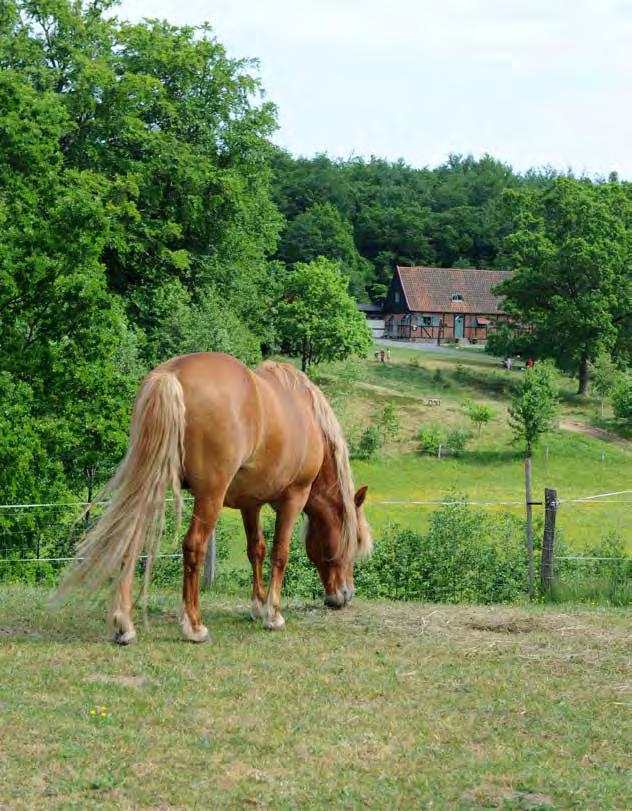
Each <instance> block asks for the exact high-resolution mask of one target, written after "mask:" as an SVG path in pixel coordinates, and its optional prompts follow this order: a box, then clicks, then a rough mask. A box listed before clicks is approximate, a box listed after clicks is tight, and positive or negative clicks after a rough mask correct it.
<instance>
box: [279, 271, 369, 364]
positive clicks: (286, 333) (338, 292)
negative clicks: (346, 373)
mask: <svg viewBox="0 0 632 811" xmlns="http://www.w3.org/2000/svg"><path fill="white" fill-rule="evenodd" d="M348 283H349V282H348V280H347V279H346V278H345V277H344V275H343V274H342V272H341V269H340V266H339V265H338V263H337V262H333V261H332V260H330V259H325V258H324V257H322V256H321V257H319V258H318V259H315V260H314V261H313V262H310V263H308V264H304V263H302V262H299V263H297V264H296V265H295V266H294V268H293V270H291V271H289V272H287V273H286V274H285V276H284V278H283V279H282V280H281V284H280V287H281V299H280V301H279V304H278V329H279V336H280V339H281V344H282V347H283V349H284V350H285V351H286V352H288V354H290V355H296V356H298V357H300V358H301V364H302V369H303V370H304V371H306V370H307V369H308V368H309V367H310V366H311V365H312V364H316V363H320V362H321V361H324V360H342V359H343V358H346V357H348V356H349V355H352V354H358V355H365V354H366V353H367V352H368V351H369V349H370V348H371V346H372V338H371V335H370V332H369V328H368V327H367V324H366V321H365V318H364V316H363V315H362V313H360V312H359V311H358V309H357V307H356V304H355V301H354V299H353V298H352V297H351V296H350V295H349V293H348V292H347V287H348Z"/></svg>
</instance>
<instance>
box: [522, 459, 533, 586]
mask: <svg viewBox="0 0 632 811" xmlns="http://www.w3.org/2000/svg"><path fill="white" fill-rule="evenodd" d="M524 480H525V493H526V502H527V505H526V506H527V557H528V558H529V597H530V598H531V599H533V598H534V596H535V568H534V565H533V507H532V505H531V451H530V450H528V451H527V455H526V456H525V458H524Z"/></svg>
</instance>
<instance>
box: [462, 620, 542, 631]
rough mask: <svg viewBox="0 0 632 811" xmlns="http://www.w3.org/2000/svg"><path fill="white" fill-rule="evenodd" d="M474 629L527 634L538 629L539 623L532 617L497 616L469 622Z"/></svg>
mask: <svg viewBox="0 0 632 811" xmlns="http://www.w3.org/2000/svg"><path fill="white" fill-rule="evenodd" d="M469 627H470V628H472V629H473V630H475V631H490V632H491V633H493V634H529V633H531V632H532V631H538V630H540V624H539V623H538V622H536V620H534V619H532V618H528V619H521V618H516V617H502V616H501V617H498V618H494V619H493V620H491V621H490V622H470V623H469Z"/></svg>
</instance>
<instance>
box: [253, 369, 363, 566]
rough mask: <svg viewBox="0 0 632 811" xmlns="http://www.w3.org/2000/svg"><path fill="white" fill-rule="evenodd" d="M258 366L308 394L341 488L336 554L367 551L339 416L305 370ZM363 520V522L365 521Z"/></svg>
mask: <svg viewBox="0 0 632 811" xmlns="http://www.w3.org/2000/svg"><path fill="white" fill-rule="evenodd" d="M259 369H261V370H262V371H265V372H267V373H269V374H271V375H273V377H275V378H276V379H277V380H278V381H279V382H280V383H281V384H282V385H284V386H285V387H286V388H288V389H290V390H294V389H303V390H304V391H306V392H307V393H308V394H309V396H310V398H311V401H312V408H313V410H314V416H315V418H316V422H317V424H318V426H319V427H320V429H321V431H322V432H323V436H324V437H325V439H326V440H327V442H328V443H329V447H330V448H331V453H332V456H333V460H334V465H335V468H336V477H337V480H338V487H339V488H340V496H341V499H342V526H341V530H340V541H339V545H338V554H339V557H341V558H345V557H346V556H347V554H348V553H350V555H351V558H352V559H353V558H354V557H355V555H356V553H357V552H358V551H359V552H360V553H361V554H363V555H364V554H368V553H369V552H370V546H371V536H370V533H369V531H368V526H363V527H361V528H360V529H361V530H362V532H361V534H360V549H358V529H359V527H358V519H357V515H356V507H355V501H354V493H355V489H354V486H353V475H352V473H351V464H350V462H349V450H348V448H347V442H346V440H345V437H344V434H343V432H342V428H341V427H340V423H339V422H338V418H337V417H336V415H335V414H334V411H333V409H332V407H331V406H330V405H329V403H328V401H327V398H326V397H325V395H324V394H323V393H322V391H321V390H320V389H319V388H318V386H316V385H315V384H314V383H312V381H311V380H310V379H309V378H308V377H307V375H306V374H305V373H304V372H301V371H299V370H298V369H297V368H296V367H294V366H292V365H291V364H290V363H277V362H275V361H265V362H264V363H262V364H261V366H260V367H259ZM364 523H365V524H366V522H364Z"/></svg>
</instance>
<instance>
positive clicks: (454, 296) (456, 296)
mask: <svg viewBox="0 0 632 811" xmlns="http://www.w3.org/2000/svg"><path fill="white" fill-rule="evenodd" d="M451 301H463V296H462V295H461V294H460V293H452V299H451Z"/></svg>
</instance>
